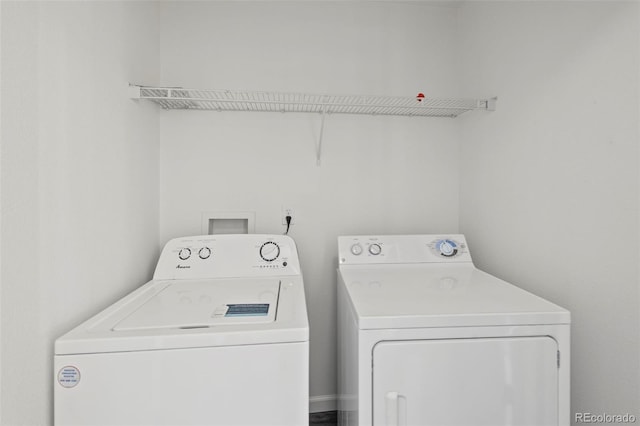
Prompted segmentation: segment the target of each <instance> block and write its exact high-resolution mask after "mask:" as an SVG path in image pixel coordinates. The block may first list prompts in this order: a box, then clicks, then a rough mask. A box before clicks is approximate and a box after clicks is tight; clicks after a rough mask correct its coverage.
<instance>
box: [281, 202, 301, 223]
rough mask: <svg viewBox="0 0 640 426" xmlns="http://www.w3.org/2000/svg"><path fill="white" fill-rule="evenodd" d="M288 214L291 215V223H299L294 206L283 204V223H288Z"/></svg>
mask: <svg viewBox="0 0 640 426" xmlns="http://www.w3.org/2000/svg"><path fill="white" fill-rule="evenodd" d="M287 216H291V225H293V224H296V223H298V218H297V217H296V210H295V209H294V208H293V207H289V206H282V224H283V225H285V226H286V225H287Z"/></svg>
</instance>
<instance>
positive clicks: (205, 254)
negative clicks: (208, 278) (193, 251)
mask: <svg viewBox="0 0 640 426" xmlns="http://www.w3.org/2000/svg"><path fill="white" fill-rule="evenodd" d="M198 256H199V257H200V259H208V258H209V256H211V249H210V248H209V247H202V248H201V249H200V251H199V252H198Z"/></svg>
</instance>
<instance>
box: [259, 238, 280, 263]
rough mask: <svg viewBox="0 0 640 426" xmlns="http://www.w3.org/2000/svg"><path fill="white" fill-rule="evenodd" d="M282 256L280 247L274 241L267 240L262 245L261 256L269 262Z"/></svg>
mask: <svg viewBox="0 0 640 426" xmlns="http://www.w3.org/2000/svg"><path fill="white" fill-rule="evenodd" d="M278 256H280V247H279V246H278V244H276V243H274V242H273V241H267V242H266V243H264V244H263V245H262V247H260V257H261V258H262V259H263V260H266V261H267V262H273V261H274V260H276V259H277V258H278Z"/></svg>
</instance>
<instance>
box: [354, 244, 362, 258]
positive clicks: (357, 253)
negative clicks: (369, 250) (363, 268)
mask: <svg viewBox="0 0 640 426" xmlns="http://www.w3.org/2000/svg"><path fill="white" fill-rule="evenodd" d="M351 253H352V254H353V255H354V256H360V255H361V254H362V246H361V245H360V243H355V244H354V245H352V246H351Z"/></svg>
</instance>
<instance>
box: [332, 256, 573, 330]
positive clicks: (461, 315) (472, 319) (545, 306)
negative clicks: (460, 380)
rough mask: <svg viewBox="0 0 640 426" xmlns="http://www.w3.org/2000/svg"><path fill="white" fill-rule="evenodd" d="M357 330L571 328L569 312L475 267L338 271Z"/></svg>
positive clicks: (371, 267) (442, 266)
mask: <svg viewBox="0 0 640 426" xmlns="http://www.w3.org/2000/svg"><path fill="white" fill-rule="evenodd" d="M340 275H341V277H342V280H343V282H344V284H345V288H346V292H347V295H348V298H349V300H350V303H351V306H352V307H353V310H354V311H355V315H356V319H357V321H358V326H359V328H360V329H389V328H414V327H416V328H417V327H470V326H494V325H497V326H502V325H540V324H569V323H570V314H569V312H568V311H567V310H565V309H563V308H561V307H559V306H557V305H555V304H553V303H551V302H548V301H546V300H544V299H542V298H540V297H538V296H535V295H533V294H531V293H529V292H527V291H525V290H522V289H520V288H518V287H516V286H514V285H512V284H509V283H507V282H505V281H503V280H501V279H499V278H496V277H494V276H492V275H489V274H487V273H485V272H483V271H480V270H478V269H476V268H475V267H474V266H473V265H428V266H422V265H391V266H377V265H374V266H368V267H360V266H353V267H343V266H341V267H340Z"/></svg>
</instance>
